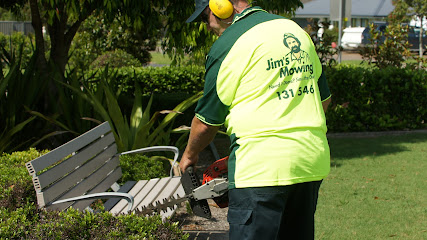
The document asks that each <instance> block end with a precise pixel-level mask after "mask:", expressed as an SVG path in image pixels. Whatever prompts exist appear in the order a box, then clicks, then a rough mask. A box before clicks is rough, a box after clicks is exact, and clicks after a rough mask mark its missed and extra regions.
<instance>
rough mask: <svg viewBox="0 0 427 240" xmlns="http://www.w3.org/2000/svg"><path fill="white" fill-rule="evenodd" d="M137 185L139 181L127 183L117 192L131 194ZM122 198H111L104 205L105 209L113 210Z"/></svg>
mask: <svg viewBox="0 0 427 240" xmlns="http://www.w3.org/2000/svg"><path fill="white" fill-rule="evenodd" d="M136 183H137V181H127V182H126V183H125V184H124V185H123V186H122V187H120V189H119V190H118V191H117V192H121V193H127V192H129V191H130V190H131V189H132V188H133V187H134V186H135V184H136ZM120 200H121V198H110V199H108V200H107V201H106V202H105V203H104V209H105V211H110V210H111V208H113V207H114V206H115V205H116V204H117V203H118V202H119V201H120Z"/></svg>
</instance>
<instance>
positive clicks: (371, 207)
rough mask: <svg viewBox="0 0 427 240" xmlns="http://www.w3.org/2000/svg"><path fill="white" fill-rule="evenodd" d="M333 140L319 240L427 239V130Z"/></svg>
mask: <svg viewBox="0 0 427 240" xmlns="http://www.w3.org/2000/svg"><path fill="white" fill-rule="evenodd" d="M329 142H330V146H331V158H332V159H331V172H330V175H329V176H328V177H327V178H326V179H325V180H324V182H323V184H322V187H321V189H320V193H319V203H318V208H317V213H316V224H317V225H316V239H327V240H333V239H337V240H343V239H344V240H347V239H363V240H367V239H417V240H418V239H427V200H426V199H427V134H425V133H412V134H405V135H400V136H391V135H390V136H382V137H370V138H368V137H366V138H332V137H331V138H329Z"/></svg>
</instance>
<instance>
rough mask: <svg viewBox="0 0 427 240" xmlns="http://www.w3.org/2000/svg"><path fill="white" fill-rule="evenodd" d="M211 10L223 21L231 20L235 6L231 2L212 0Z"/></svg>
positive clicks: (227, 0)
mask: <svg viewBox="0 0 427 240" xmlns="http://www.w3.org/2000/svg"><path fill="white" fill-rule="evenodd" d="M209 8H210V9H211V11H212V12H213V14H215V16H217V17H219V18H221V19H226V18H229V17H230V16H231V14H233V11H234V8H233V4H231V2H230V1H229V0H210V1H209Z"/></svg>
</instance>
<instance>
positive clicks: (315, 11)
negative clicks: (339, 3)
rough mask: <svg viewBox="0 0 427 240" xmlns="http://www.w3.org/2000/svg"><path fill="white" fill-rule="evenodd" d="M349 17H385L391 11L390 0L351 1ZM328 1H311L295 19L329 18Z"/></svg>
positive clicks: (296, 14)
mask: <svg viewBox="0 0 427 240" xmlns="http://www.w3.org/2000/svg"><path fill="white" fill-rule="evenodd" d="M351 5H352V6H351V16H352V17H356V18H372V17H387V16H388V14H389V13H390V12H392V11H393V9H394V6H393V4H392V3H391V0H352V2H351ZM329 13H330V0H312V1H310V2H307V3H304V8H298V9H297V11H296V12H295V17H296V18H329Z"/></svg>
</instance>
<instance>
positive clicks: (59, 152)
mask: <svg viewBox="0 0 427 240" xmlns="http://www.w3.org/2000/svg"><path fill="white" fill-rule="evenodd" d="M109 131H111V128H110V125H109V124H108V122H105V123H103V124H101V125H99V126H97V127H95V128H94V129H92V130H90V131H88V132H86V133H84V134H82V135H80V136H79V137H77V138H74V139H73V140H71V141H69V142H67V143H65V144H64V145H62V146H59V147H57V148H56V149H54V150H53V151H51V152H48V153H47V154H45V155H43V156H41V157H39V158H36V159H34V160H32V161H30V162H28V163H27V169H28V172H29V173H30V175H34V174H36V173H37V172H39V171H41V170H43V169H45V168H47V167H49V166H51V165H52V164H54V163H56V162H57V161H59V160H61V159H63V158H64V157H66V156H68V155H69V154H70V153H72V152H75V151H77V150H79V149H81V148H83V147H84V146H86V145H88V144H89V143H91V142H92V141H94V140H95V139H97V138H99V136H101V135H103V134H106V133H107V132H109Z"/></svg>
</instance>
